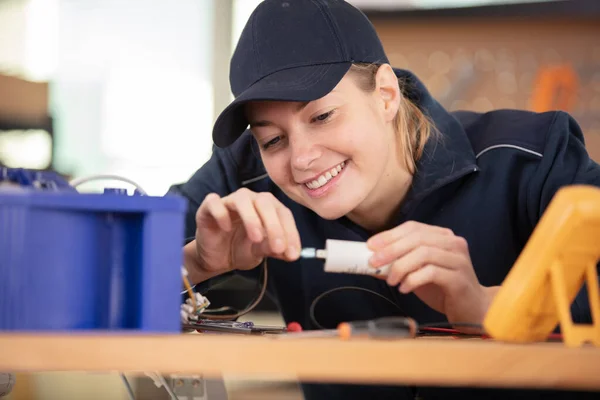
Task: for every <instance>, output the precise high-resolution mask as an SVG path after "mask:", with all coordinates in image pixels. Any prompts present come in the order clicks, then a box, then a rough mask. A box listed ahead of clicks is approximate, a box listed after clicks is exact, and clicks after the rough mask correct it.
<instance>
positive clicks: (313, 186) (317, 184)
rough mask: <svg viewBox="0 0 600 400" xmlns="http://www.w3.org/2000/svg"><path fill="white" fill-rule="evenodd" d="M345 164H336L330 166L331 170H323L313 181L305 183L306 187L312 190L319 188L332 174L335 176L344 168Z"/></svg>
mask: <svg viewBox="0 0 600 400" xmlns="http://www.w3.org/2000/svg"><path fill="white" fill-rule="evenodd" d="M345 165H346V163H345V162H342V163H341V164H339V165H336V166H335V167H333V168H331V170H329V171H327V172H325V173H324V174H323V175H321V176H319V177H318V178H317V179H315V180H314V181H311V182H308V183H306V187H307V188H309V189H313V190H314V189H318V188H320V187H321V186H323V185H325V184H326V183H327V182H329V181H330V180H331V179H332V178H333V177H334V176H336V175H337V174H338V173H339V172H340V171H341V170H342V168H344V166H345Z"/></svg>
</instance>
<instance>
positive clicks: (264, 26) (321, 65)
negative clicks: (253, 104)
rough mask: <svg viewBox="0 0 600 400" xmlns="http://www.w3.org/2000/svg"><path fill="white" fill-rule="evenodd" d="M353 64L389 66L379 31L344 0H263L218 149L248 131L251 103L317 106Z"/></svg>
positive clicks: (242, 48)
mask: <svg viewBox="0 0 600 400" xmlns="http://www.w3.org/2000/svg"><path fill="white" fill-rule="evenodd" d="M353 63H375V64H384V63H388V59H387V56H386V55H385V52H384V50H383V45H382V44H381V41H380V40H379V37H378V36H377V33H376V32H375V28H374V27H373V25H372V24H371V22H370V21H369V20H368V19H367V17H366V16H365V15H364V14H363V13H362V12H361V11H360V10H358V9H357V8H355V7H354V6H352V5H351V4H349V3H347V2H346V1H343V0H264V1H263V2H262V3H260V4H259V5H258V7H257V8H256V9H255V10H254V12H253V13H252V14H251V15H250V18H249V19H248V22H247V23H246V26H245V27H244V30H243V31H242V34H241V36H240V39H239V41H238V44H237V46H236V49H235V52H234V54H233V57H232V59H231V65H230V73H229V83H230V85H231V91H232V92H233V94H234V96H235V100H234V101H233V102H232V103H231V104H230V105H229V106H227V108H225V110H223V112H222V113H221V114H220V115H219V117H218V118H217V121H216V122H215V126H214V128H213V141H214V142H215V144H216V145H217V146H219V147H227V146H229V145H230V144H231V143H233V142H234V141H235V140H236V139H237V138H238V137H239V136H240V135H241V134H242V133H243V132H244V131H245V130H246V129H247V128H248V120H247V119H246V116H245V115H244V107H243V105H244V104H245V103H247V102H249V101H256V100H277V101H302V102H307V101H313V100H317V99H319V98H321V97H323V96H325V95H326V94H327V93H329V92H330V91H331V90H332V89H333V88H335V86H336V85H337V84H338V83H339V82H340V80H341V79H342V78H343V77H344V75H345V74H346V73H347V72H348V70H349V69H350V66H351V65H352V64H353Z"/></svg>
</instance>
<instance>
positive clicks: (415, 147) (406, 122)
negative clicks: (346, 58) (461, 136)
mask: <svg viewBox="0 0 600 400" xmlns="http://www.w3.org/2000/svg"><path fill="white" fill-rule="evenodd" d="M380 67H381V65H380V64H353V65H352V67H351V68H350V71H349V72H351V73H352V74H354V77H355V78H356V80H357V83H358V86H359V87H360V88H361V89H362V90H364V91H365V92H372V91H373V90H375V88H376V84H377V83H376V81H375V76H376V75H377V71H378V70H379V68H380ZM398 85H399V87H400V93H401V95H402V99H401V101H400V107H399V109H398V113H397V114H396V117H395V118H394V127H395V130H396V134H397V136H398V141H399V144H400V146H399V150H400V152H401V153H400V157H401V158H402V159H403V160H404V164H405V166H406V168H407V170H408V171H409V172H410V173H411V174H414V173H415V171H416V169H417V161H419V159H420V158H421V156H422V155H423V149H424V148H425V143H427V141H428V140H429V138H430V136H432V135H435V134H436V133H437V130H436V129H435V125H434V124H433V122H432V121H431V120H430V119H429V117H428V116H427V115H425V113H424V112H423V111H422V110H421V109H420V108H419V107H418V106H417V105H416V104H415V103H413V102H412V101H411V100H410V99H409V98H408V88H407V84H406V82H405V81H404V79H402V78H398Z"/></svg>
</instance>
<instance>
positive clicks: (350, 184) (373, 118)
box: [246, 66, 406, 219]
mask: <svg viewBox="0 0 600 400" xmlns="http://www.w3.org/2000/svg"><path fill="white" fill-rule="evenodd" d="M376 81H377V84H376V88H375V90H374V91H373V92H370V93H368V92H365V91H363V90H362V89H361V88H360V87H359V86H357V83H356V78H355V77H354V76H353V73H352V72H350V73H349V74H347V75H346V76H345V77H344V78H343V79H342V80H341V81H340V83H339V84H338V85H337V87H336V88H335V89H334V90H332V91H331V92H330V93H329V94H327V95H326V96H324V97H322V98H321V99H318V100H315V101H312V102H309V103H298V102H272V101H257V102H253V103H250V104H248V105H247V109H246V112H247V116H248V119H249V121H250V129H251V131H252V133H253V135H254V136H255V138H256V140H257V142H258V145H259V147H260V152H261V157H262V160H263V163H264V165H265V167H266V170H267V173H268V174H269V177H270V178H271V180H272V181H273V182H274V183H275V184H276V185H277V186H279V187H280V188H281V189H282V190H283V191H284V193H286V195H288V196H289V197H290V198H291V199H293V200H294V201H296V202H298V203H300V204H302V205H304V206H306V207H308V208H310V209H312V210H313V211H315V212H316V213H317V214H318V215H320V216H321V217H323V218H325V219H337V218H339V217H342V216H344V215H348V216H349V217H350V216H351V215H352V213H353V212H356V213H363V212H364V213H369V212H372V211H373V207H378V206H380V205H382V202H383V203H386V202H387V201H389V199H388V197H389V194H390V193H393V187H391V186H390V185H391V184H392V183H395V184H396V185H398V183H399V182H398V179H397V178H398V177H404V179H405V177H406V171H405V169H404V168H403V167H402V166H401V165H402V163H401V162H400V161H399V160H398V157H397V155H398V151H397V145H396V133H395V130H394V127H393V121H394V117H395V115H396V113H397V111H398V107H399V103H400V93H399V89H398V83H397V80H396V76H395V74H394V72H393V70H392V69H391V68H389V66H384V67H381V68H380V69H379V71H378V73H377V76H376ZM392 197H393V196H392Z"/></svg>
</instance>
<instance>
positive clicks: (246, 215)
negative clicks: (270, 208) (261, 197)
mask: <svg viewBox="0 0 600 400" xmlns="http://www.w3.org/2000/svg"><path fill="white" fill-rule="evenodd" d="M248 192H250V191H248ZM223 203H224V205H225V206H226V207H227V208H228V209H229V210H234V211H236V212H237V213H238V215H239V216H240V219H241V220H242V223H243V224H244V228H245V229H246V234H247V235H248V238H249V239H250V240H251V241H253V242H255V243H258V242H261V241H262V240H263V238H264V235H263V225H262V221H261V219H260V217H259V216H258V213H257V212H256V209H255V208H254V202H253V201H252V195H251V194H249V193H246V192H245V191H237V192H235V193H234V194H232V195H230V196H227V197H225V198H223Z"/></svg>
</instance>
